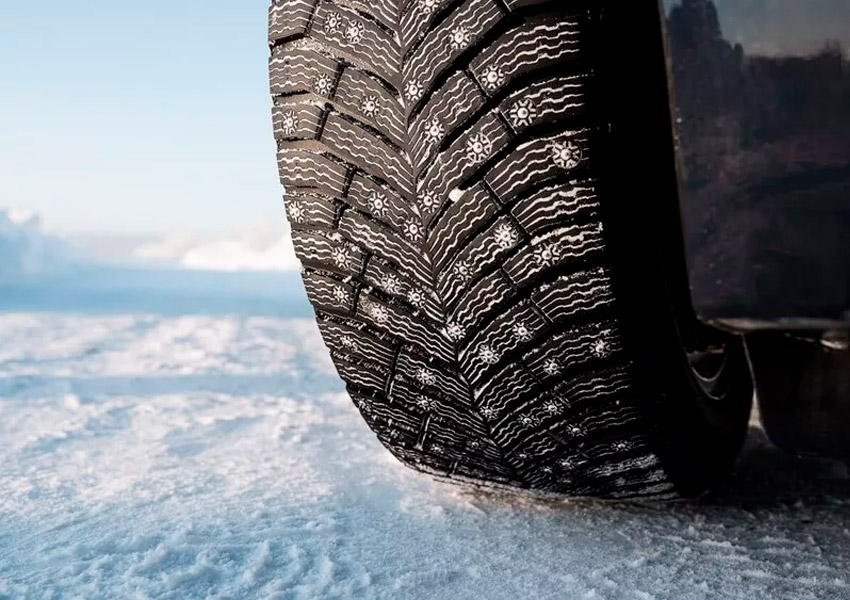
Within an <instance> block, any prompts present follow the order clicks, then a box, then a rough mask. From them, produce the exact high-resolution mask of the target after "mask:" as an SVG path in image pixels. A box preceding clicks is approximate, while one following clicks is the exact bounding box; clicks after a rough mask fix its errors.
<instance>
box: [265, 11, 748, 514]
mask: <svg viewBox="0 0 850 600" xmlns="http://www.w3.org/2000/svg"><path fill="white" fill-rule="evenodd" d="M565 4H567V3H564V2H563V1H562V0H556V1H542V0H505V1H496V0H464V1H448V0H443V1H442V2H441V1H439V0H433V1H432V0H417V1H415V2H401V1H399V2H398V3H397V4H396V2H395V1H394V0H375V1H374V2H370V3H365V2H364V3H360V2H355V1H354V0H351V1H344V0H340V1H338V2H336V3H331V2H327V1H317V0H277V1H276V2H275V3H274V4H273V6H272V8H271V12H270V40H271V47H272V56H271V62H270V72H271V77H270V81H271V91H272V95H273V99H274V106H273V121H274V131H275V137H276V140H277V143H278V164H279V169H280V175H281V180H282V182H283V184H284V186H285V188H286V209H287V214H288V219H289V222H290V224H291V226H292V238H293V241H294V245H295V248H296V252H297V254H298V257H299V259H300V260H301V262H302V265H303V278H304V283H305V286H306V289H307V293H308V296H309V298H310V301H311V303H312V304H313V306H314V308H315V310H316V316H317V321H318V324H319V328H320V330H321V332H322V335H323V337H324V340H325V342H326V343H327V345H328V347H329V349H330V351H331V354H332V357H333V360H334V362H335V364H336V367H337V369H338V371H339V374H340V376H341V377H342V378H343V379H344V380H345V382H346V383H347V388H348V391H349V393H350V395H351V397H352V398H353V400H354V402H355V403H356V405H357V406H358V407H359V409H360V412H361V414H362V415H363V418H364V419H365V420H366V422H367V423H368V424H369V426H370V427H371V428H372V429H373V430H374V431H375V433H376V434H377V436H378V439H379V440H380V441H381V442H382V443H383V444H384V445H385V446H386V447H387V448H388V449H389V450H390V451H391V452H392V453H393V454H394V455H395V456H396V457H398V458H399V459H400V460H401V461H402V462H404V463H405V464H407V465H409V466H411V467H413V468H414V469H417V470H419V471H424V472H427V473H431V474H434V475H436V476H439V477H441V478H446V479H449V480H452V481H461V482H471V483H474V484H480V485H486V486H491V487H493V486H494V487H504V488H519V489H523V490H531V491H535V492H539V493H549V494H557V495H564V496H571V497H593V498H607V499H614V498H677V497H682V496H693V495H696V494H698V493H700V492H702V491H703V490H705V489H706V488H707V487H708V486H709V485H711V484H712V483H713V482H715V481H716V480H717V479H718V478H719V477H721V476H722V475H723V474H724V473H725V472H726V471H727V470H728V469H729V467H730V466H731V464H732V463H733V461H734V459H735V457H736V455H737V453H738V451H739V448H740V445H741V442H742V440H743V436H744V434H745V431H746V424H747V418H748V415H749V407H750V399H751V396H752V388H751V384H750V381H749V377H748V374H747V369H746V365H745V362H744V358H743V353H742V351H741V349H740V346H739V344H738V342H737V341H736V340H734V339H727V338H723V340H722V341H721V342H720V343H719V345H718V343H717V341H716V339H715V338H716V335H715V334H711V335H710V336H707V337H706V336H705V335H704V334H705V332H704V331H703V330H702V329H700V328H699V326H698V325H697V324H696V321H695V319H694V317H693V314H692V311H691V310H690V308H689V306H687V302H686V301H685V300H683V298H686V296H687V294H686V287H684V288H682V286H683V285H684V284H683V279H682V277H680V276H679V277H670V276H668V275H667V273H668V271H670V270H671V269H672V270H676V269H680V268H681V263H680V262H676V261H677V260H680V258H677V259H675V260H673V259H670V258H665V257H669V256H675V257H680V256H681V248H680V246H681V239H680V236H681V234H680V233H679V232H678V231H679V228H678V225H676V223H677V219H678V213H677V208H676V205H675V193H674V191H673V192H672V193H671V190H670V189H669V188H668V189H666V190H665V192H664V193H665V194H666V195H667V196H666V197H669V198H670V199H671V202H668V201H665V202H658V203H652V202H650V203H648V206H649V207H648V208H645V209H643V210H640V211H637V212H635V211H634V207H633V205H635V204H636V202H635V200H636V198H634V197H631V198H629V200H631V201H630V202H628V203H626V202H625V201H624V198H625V197H624V196H622V195H620V194H619V192H618V189H617V186H618V185H619V183H618V177H617V176H613V177H612V176H609V175H608V174H607V173H608V172H609V170H610V168H609V167H611V165H613V164H614V163H616V162H617V160H618V159H617V153H616V152H614V151H610V150H608V148H612V147H613V146H612V142H611V140H612V139H613V138H615V137H616V136H617V132H618V131H620V134H624V133H625V132H627V129H623V130H617V129H616V128H611V127H606V126H603V124H610V122H611V121H609V120H607V117H606V116H605V115H604V114H601V113H605V111H607V110H608V109H607V108H605V107H606V98H605V97H603V96H601V95H600V94H599V92H598V89H599V86H598V82H597V80H596V77H597V76H596V75H595V73H596V72H604V71H605V64H608V61H607V58H606V54H605V51H604V50H603V49H602V48H603V47H604V44H602V43H600V39H599V36H598V27H599V24H600V22H601V21H600V19H599V16H600V14H601V12H600V11H599V10H587V9H586V8H583V9H577V8H569V7H565ZM397 6H398V7H399V8H396V7H397ZM657 26H658V23H657V19H655V27H657ZM657 39H660V35H659V37H658V38H657ZM659 49H660V46H658V47H652V48H651V49H649V50H647V51H648V52H658V51H659ZM656 58H657V56H656ZM656 62H657V61H656ZM610 64H614V63H610ZM658 64H663V63H658ZM596 67H598V69H597V68H596ZM656 75H657V74H656ZM660 77H661V79H660V80H655V83H659V82H660V85H661V88H658V86H656V89H663V87H664V82H663V77H664V75H663V72H661V74H660ZM658 106H660V107H661V108H662V109H665V110H666V97H663V98H661V103H660V104H659V105H658ZM665 110H661V111H656V113H657V114H656V116H657V117H658V119H660V123H661V124H662V129H661V132H662V133H663V131H664V129H663V127H664V126H665V124H666V126H668V127H669V118H668V116H667V115H666V112H665ZM609 112H612V113H613V110H612V111H609ZM658 123H659V121H658V120H656V121H655V124H656V125H657V124H658ZM608 133H611V136H607V134H608ZM609 138H610V139H609ZM617 148H620V149H622V148H625V145H623V144H620V145H618V146H617ZM669 158H670V157H668V156H665V157H662V161H663V160H665V159H669ZM629 164H636V163H635V161H630V162H629ZM663 164H665V168H664V169H663V171H664V177H668V179H667V180H666V182H667V183H668V184H669V175H670V173H669V169H668V168H666V165H672V160H671V161H670V162H668V163H663ZM623 168H625V167H623ZM630 168H631V167H630ZM656 170H657V169H656ZM618 173H625V171H624V170H621V171H618ZM648 173H649V171H646V172H644V173H642V174H641V175H640V176H641V179H642V180H643V181H644V183H645V185H649V184H648V183H647V182H648V181H649V178H648ZM659 181H660V179H659ZM665 185H666V184H665ZM616 198H619V200H617V199H616ZM626 204H628V205H629V206H626ZM656 204H657V206H656ZM630 207H631V208H630ZM671 211H672V212H671ZM671 224H672V230H673V231H672V233H671V234H670V235H668V236H666V237H665V236H655V235H654V234H653V233H652V232H653V230H654V229H663V230H664V231H669V230H670V229H671V227H669V225H671ZM647 233H648V234H649V235H647ZM667 238H669V239H667ZM653 240H656V241H653ZM661 240H664V241H661ZM670 247H674V248H675V251H674V252H669V250H670ZM635 261H637V262H635ZM676 272H677V274H679V275H681V273H680V272H679V271H676ZM681 289H685V293H684V296H683V295H682V293H681ZM709 344H713V345H714V347H715V348H717V347H719V348H721V349H722V350H723V352H722V353H721V354H722V357H723V360H722V361H721V362H720V366H719V367H718V368H717V369H715V372H714V373H713V374H712V376H711V377H710V378H709V379H711V381H712V386H711V387H710V388H707V387H706V381H705V380H704V379H700V378H699V377H696V376H695V371H694V369H692V368H691V364H690V362H689V360H688V351H689V349H690V350H693V349H697V350H701V349H705V348H707V347H708V346H709Z"/></svg>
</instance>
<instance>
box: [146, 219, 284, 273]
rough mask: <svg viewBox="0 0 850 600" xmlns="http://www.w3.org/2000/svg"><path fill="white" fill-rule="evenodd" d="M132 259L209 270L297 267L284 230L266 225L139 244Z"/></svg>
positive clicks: (168, 237)
mask: <svg viewBox="0 0 850 600" xmlns="http://www.w3.org/2000/svg"><path fill="white" fill-rule="evenodd" d="M281 222H283V219H281ZM134 256H135V258H137V259H140V260H142V261H154V262H157V263H160V264H169V265H176V266H179V267H182V268H187V269H203V270H212V271H291V270H298V268H299V267H300V263H299V262H298V259H297V258H296V257H295V250H294V249H293V247H292V242H291V241H290V238H289V234H288V229H286V228H285V227H274V226H270V225H266V226H261V227H254V228H249V229H245V230H237V231H232V232H224V233H219V234H207V235H199V234H195V233H177V234H171V235H167V236H165V237H163V238H161V239H158V240H155V241H152V242H148V243H145V244H142V245H140V246H139V247H138V248H136V249H135V251H134Z"/></svg>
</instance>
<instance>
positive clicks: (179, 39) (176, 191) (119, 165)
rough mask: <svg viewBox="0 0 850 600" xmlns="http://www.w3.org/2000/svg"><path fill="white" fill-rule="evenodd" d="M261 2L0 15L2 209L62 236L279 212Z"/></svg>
mask: <svg viewBox="0 0 850 600" xmlns="http://www.w3.org/2000/svg"><path fill="white" fill-rule="evenodd" d="M266 11H267V2H266V0H205V1H203V2H201V1H200V0H180V1H179V2H177V1H174V0H146V1H145V2H114V1H111V2H106V1H102V0H100V1H85V0H79V1H76V2H59V1H56V0H48V1H45V0H40V1H39V2H18V3H12V4H9V5H7V6H5V7H3V8H2V9H0V73H2V84H0V86H1V87H2V94H0V206H7V207H21V208H29V209H35V210H37V211H39V212H41V213H42V214H43V216H44V218H45V222H46V225H47V227H48V228H50V229H53V230H56V231H63V232H103V233H156V232H162V231H173V230H202V231H203V230H218V229H227V228H231V227H235V226H246V225H251V224H253V223H257V222H260V221H263V220H267V219H275V218H282V214H283V213H282V210H281V189H280V187H279V183H278V178H277V172H276V167H275V159H274V141H273V139H272V131H271V124H270V116H269V106H270V100H269V95H268V79H267V67H268V63H267V61H268V48H267V45H266V14H267V12H266Z"/></svg>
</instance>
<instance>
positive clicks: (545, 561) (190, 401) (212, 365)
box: [0, 270, 850, 600]
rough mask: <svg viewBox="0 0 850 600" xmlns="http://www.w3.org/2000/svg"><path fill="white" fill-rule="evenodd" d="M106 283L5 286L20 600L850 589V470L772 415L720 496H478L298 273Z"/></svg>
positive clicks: (12, 582)
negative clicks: (317, 318) (380, 414)
mask: <svg viewBox="0 0 850 600" xmlns="http://www.w3.org/2000/svg"><path fill="white" fill-rule="evenodd" d="M249 275H250V277H248V276H249ZM87 277H88V278H89V279H85V278H82V279H81V278H80V277H79V276H77V277H71V276H70V275H69V276H68V277H65V278H54V279H50V278H42V279H37V280H23V281H21V282H18V283H17V284H13V285H7V286H6V287H0V311H3V312H0V598H2V599H4V600H5V599H9V600H11V599H14V600H18V599H33V600H50V599H57V600H58V599H66V598H79V599H86V600H89V599H124V598H134V599H136V598H139V599H140V598H169V599H175V600H188V599H195V598H198V599H201V598H209V599H212V598H216V599H218V598H220V599H235V600H239V599H255V598H256V599H263V600H265V599H279V600H284V599H285V600H300V599H304V600H314V599H315V600H324V599H337V598H338V599H351V598H364V599H373V598H374V599H384V598H386V599H392V600H418V599H422V600H432V599H436V600H441V599H446V600H464V599H470V600H477V599H482V600H490V599H493V600H501V599H506V600H514V599H528V600H543V599H549V598H551V599H559V600H560V599H566V600H571V599H574V598H607V599H612V600H620V599H640V600H643V599H652V598H656V599H667V598H669V599H675V600H687V599H691V598H734V599H741V600H753V599H760V598H765V599H781V598H793V599H797V598H799V599H810V598H811V599H823V598H830V599H832V598H850V481H848V475H847V471H846V469H845V468H844V467H843V465H840V464H837V463H833V462H828V461H818V460H811V459H808V460H801V459H799V460H798V459H793V458H791V457H788V456H786V455H783V454H782V453H780V452H779V451H777V450H776V449H774V448H772V447H771V446H770V445H769V444H767V443H766V442H765V441H764V438H763V436H762V435H761V433H760V432H759V431H758V430H756V429H754V430H753V435H752V436H751V437H752V439H751V440H750V442H749V444H748V448H747V450H746V452H745V453H744V455H743V457H742V459H741V462H740V465H739V466H738V468H737V470H736V472H735V474H734V475H733V477H732V478H731V479H730V480H729V481H728V482H727V483H726V484H724V485H723V486H722V487H721V489H719V490H718V491H717V492H716V493H714V494H713V495H711V496H709V497H707V498H704V499H703V500H701V501H700V502H698V503H693V504H688V503H681V504H673V505H646V506H641V505H627V504H622V505H610V504H609V505H599V504H588V503H552V502H541V501H535V500H529V499H523V498H520V497H516V496H510V495H494V494H485V493H481V492H475V491H470V490H464V489H461V488H457V487H453V486H449V485H447V484H443V483H439V482H434V481H432V480H430V479H428V478H426V477H424V476H422V475H419V474H417V473H414V472H412V471H409V470H407V469H406V468H405V467H402V466H401V465H399V464H398V463H396V462H395V460H394V459H392V458H391V457H390V456H389V455H388V454H387V453H386V452H385V451H384V450H383V449H382V447H381V446H380V445H379V443H378V442H377V441H376V439H375V438H374V436H373V435H372V434H371V433H370V432H369V431H368V430H367V428H366V426H365V424H364V423H363V422H362V421H361V419H360V418H359V416H358V415H357V413H356V410H355V408H354V407H353V405H352V404H351V403H350V402H349V401H348V400H347V398H346V396H345V394H344V392H343V389H342V386H341V384H340V382H339V381H338V379H337V378H336V376H335V374H334V372H333V368H332V366H331V364H330V362H329V360H328V358H327V356H326V351H325V349H324V346H323V345H322V343H321V340H320V339H319V336H318V332H317V330H316V328H315V326H314V324H313V323H312V321H311V320H310V319H309V318H308V315H309V308H308V307H307V306H306V304H305V303H304V300H303V298H302V296H301V291H300V287H299V286H298V285H297V282H295V281H294V280H293V279H291V278H288V277H289V276H286V275H283V274H274V275H272V274H225V273H206V274H198V273H190V272H182V273H179V274H178V275H174V274H171V275H168V273H166V272H154V271H147V272H143V271H121V270H116V271H105V272H101V273H99V274H98V273H96V272H95V271H91V272H89V274H88V275H87ZM264 277H268V278H269V279H263V278H264ZM275 298H277V300H275Z"/></svg>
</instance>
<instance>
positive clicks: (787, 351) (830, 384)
mask: <svg viewBox="0 0 850 600" xmlns="http://www.w3.org/2000/svg"><path fill="white" fill-rule="evenodd" d="M747 350H748V352H749V355H750V362H751V364H752V369H753V379H754V381H755V385H756V391H757V393H758V398H759V406H760V409H761V410H760V413H761V418H762V423H763V424H764V429H765V431H766V432H767V435H768V437H769V438H770V441H772V442H773V443H774V444H776V445H777V446H778V447H779V448H782V449H783V450H786V451H788V452H793V453H795V454H817V455H821V456H828V457H831V458H838V459H844V460H847V459H850V440H848V437H847V432H848V431H850V351H848V350H843V349H838V348H827V347H825V346H823V345H821V344H820V343H819V342H817V341H811V340H806V339H801V338H796V337H791V336H788V335H785V334H782V333H777V332H763V333H758V334H753V335H751V336H748V337H747Z"/></svg>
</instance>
